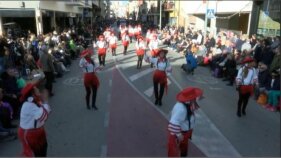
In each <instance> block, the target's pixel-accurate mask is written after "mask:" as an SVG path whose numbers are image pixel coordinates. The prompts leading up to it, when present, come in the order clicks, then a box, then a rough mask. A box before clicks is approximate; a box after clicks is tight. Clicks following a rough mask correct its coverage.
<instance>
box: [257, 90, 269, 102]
mask: <svg viewBox="0 0 281 158" xmlns="http://www.w3.org/2000/svg"><path fill="white" fill-rule="evenodd" d="M257 103H258V104H260V105H265V104H266V103H267V95H266V94H265V93H261V94H260V95H259V97H258V100H257Z"/></svg>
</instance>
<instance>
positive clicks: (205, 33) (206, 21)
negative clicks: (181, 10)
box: [204, 0, 209, 39]
mask: <svg viewBox="0 0 281 158" xmlns="http://www.w3.org/2000/svg"><path fill="white" fill-rule="evenodd" d="M208 8H209V0H206V11H205V26H204V38H205V39H206V36H207V24H208V17H207V11H208Z"/></svg>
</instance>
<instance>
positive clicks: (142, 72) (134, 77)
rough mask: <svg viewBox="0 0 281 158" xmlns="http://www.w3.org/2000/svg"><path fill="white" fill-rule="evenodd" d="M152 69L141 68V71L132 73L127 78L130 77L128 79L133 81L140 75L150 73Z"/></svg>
mask: <svg viewBox="0 0 281 158" xmlns="http://www.w3.org/2000/svg"><path fill="white" fill-rule="evenodd" d="M153 70H154V69H151V68H149V69H146V70H143V71H141V72H139V73H137V74H134V75H132V76H130V77H129V79H130V81H132V82H133V81H135V80H137V79H139V78H141V77H143V76H145V75H147V74H149V73H151V72H152V71H153Z"/></svg>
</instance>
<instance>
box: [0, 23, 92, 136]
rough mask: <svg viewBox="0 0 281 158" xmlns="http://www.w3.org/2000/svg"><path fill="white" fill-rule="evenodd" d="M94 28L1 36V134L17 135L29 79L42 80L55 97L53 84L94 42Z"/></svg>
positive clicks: (43, 84) (31, 80)
mask: <svg viewBox="0 0 281 158" xmlns="http://www.w3.org/2000/svg"><path fill="white" fill-rule="evenodd" d="M92 30H93V29H91V28H90V27H84V28H83V29H82V30H81V29H77V28H75V27H71V28H66V29H64V30H63V31H62V32H60V33H58V32H57V31H55V30H54V31H53V32H50V33H48V34H44V35H43V34H39V35H37V36H36V35H35V34H33V33H29V34H28V35H27V36H26V37H16V36H1V37H0V137H1V135H5V134H6V136H7V135H8V136H10V135H11V134H14V133H13V132H11V131H14V130H13V128H16V127H17V125H16V124H15V123H14V122H15V121H16V120H18V119H19V114H20V108H21V105H22V103H21V102H20V100H19V98H20V95H21V89H22V88H23V87H24V86H25V85H26V84H27V83H28V82H38V81H40V83H41V85H42V87H43V86H45V88H46V89H47V90H49V94H50V96H53V95H54V92H53V89H52V84H53V83H54V82H55V80H56V78H61V77H63V75H64V73H66V72H68V71H69V69H68V67H69V66H70V65H71V63H72V60H75V59H76V58H78V57H79V54H80V52H81V51H82V50H83V49H85V48H86V47H88V45H89V44H90V43H91V41H90V40H91V39H92V38H91V33H92V32H91V31H92ZM85 36H86V37H88V38H86V37H85ZM3 133H4V134H3Z"/></svg>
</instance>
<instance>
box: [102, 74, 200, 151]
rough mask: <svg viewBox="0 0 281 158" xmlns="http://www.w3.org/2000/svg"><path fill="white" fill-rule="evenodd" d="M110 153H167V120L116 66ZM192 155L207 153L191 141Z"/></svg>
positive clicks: (110, 126) (109, 129) (111, 109)
mask: <svg viewBox="0 0 281 158" xmlns="http://www.w3.org/2000/svg"><path fill="white" fill-rule="evenodd" d="M113 76H114V77H113V83H112V96H111V103H110V107H109V109H110V110H109V111H110V114H109V116H110V118H109V127H108V131H107V156H109V157H111V156H114V157H136V156H137V157H146V156H153V157H166V156H167V145H166V144H167V135H168V133H167V124H168V121H167V120H166V119H165V118H164V117H163V116H162V115H161V114H160V113H159V112H158V111H157V110H155V109H154V108H152V107H151V104H149V103H148V102H147V101H146V100H145V99H144V98H142V97H141V96H140V95H139V94H138V93H137V92H136V91H135V90H134V89H133V88H132V87H130V85H129V84H128V83H127V82H126V80H124V79H123V78H122V76H121V74H120V73H119V72H118V71H117V70H116V69H114V70H113ZM189 152H190V154H189V156H192V157H203V156H205V155H204V154H203V153H202V152H201V151H200V150H199V149H198V148H197V147H196V146H195V145H194V144H192V143H190V148H189Z"/></svg>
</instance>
